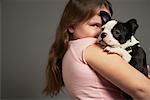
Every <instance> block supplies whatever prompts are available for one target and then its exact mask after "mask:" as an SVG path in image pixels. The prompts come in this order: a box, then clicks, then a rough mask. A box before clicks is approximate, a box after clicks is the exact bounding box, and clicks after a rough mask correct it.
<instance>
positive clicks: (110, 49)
mask: <svg viewBox="0 0 150 100" xmlns="http://www.w3.org/2000/svg"><path fill="white" fill-rule="evenodd" d="M104 51H106V52H108V53H113V52H112V48H111V47H108V46H107V47H105V48H104Z"/></svg>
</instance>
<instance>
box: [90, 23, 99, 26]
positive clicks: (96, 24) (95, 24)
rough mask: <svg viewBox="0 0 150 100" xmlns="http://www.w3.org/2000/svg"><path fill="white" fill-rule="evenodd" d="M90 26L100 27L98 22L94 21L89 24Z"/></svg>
mask: <svg viewBox="0 0 150 100" xmlns="http://www.w3.org/2000/svg"><path fill="white" fill-rule="evenodd" d="M91 26H93V27H101V25H100V23H94V24H91Z"/></svg>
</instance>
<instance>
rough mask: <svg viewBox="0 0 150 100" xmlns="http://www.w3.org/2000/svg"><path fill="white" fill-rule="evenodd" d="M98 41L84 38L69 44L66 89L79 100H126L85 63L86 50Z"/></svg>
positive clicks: (66, 58) (65, 62) (65, 66)
mask: <svg viewBox="0 0 150 100" xmlns="http://www.w3.org/2000/svg"><path fill="white" fill-rule="evenodd" d="M96 40H97V39H96V38H83V39H77V40H73V41H70V42H69V48H68V50H67V52H66V54H65V55H64V58H63V65H62V71H63V72H62V73H63V80H64V84H65V87H66V89H67V90H68V92H69V94H70V95H71V97H72V98H73V99H77V100H124V99H125V98H124V97H123V95H122V91H121V90H120V89H119V88H117V87H116V86H114V85H113V84H111V83H110V82H109V81H107V80H105V79H104V78H103V77H102V76H101V75H100V74H98V73H96V72H95V71H94V70H93V69H92V68H91V67H90V66H89V65H87V63H86V61H85V58H84V53H85V49H86V48H87V47H88V46H89V45H92V44H94V43H95V42H96ZM99 60H100V59H99Z"/></svg>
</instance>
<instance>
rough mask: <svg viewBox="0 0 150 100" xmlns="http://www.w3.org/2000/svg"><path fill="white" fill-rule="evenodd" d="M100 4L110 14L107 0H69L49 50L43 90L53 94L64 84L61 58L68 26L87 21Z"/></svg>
mask: <svg viewBox="0 0 150 100" xmlns="http://www.w3.org/2000/svg"><path fill="white" fill-rule="evenodd" d="M102 5H104V6H106V8H108V10H109V11H110V13H111V14H112V8H111V5H110V3H109V2H108V1H107V0H69V2H68V3H67V5H66V7H65V9H64V12H63V15H62V17H61V20H60V23H59V25H58V27H57V30H56V37H55V41H54V43H53V44H52V47H51V49H50V51H49V58H48V64H47V68H46V86H45V88H44V90H43V92H44V93H45V94H46V95H50V96H54V95H57V94H58V93H59V91H60V90H61V89H62V87H63V86H64V83H63V78H62V59H63V56H64V54H65V52H66V51H67V48H68V42H69V40H70V34H71V33H69V31H68V28H69V27H71V26H73V25H78V24H80V23H81V22H84V21H87V20H88V19H90V18H91V17H93V16H94V15H95V14H96V10H97V9H98V8H100V7H101V6H102Z"/></svg>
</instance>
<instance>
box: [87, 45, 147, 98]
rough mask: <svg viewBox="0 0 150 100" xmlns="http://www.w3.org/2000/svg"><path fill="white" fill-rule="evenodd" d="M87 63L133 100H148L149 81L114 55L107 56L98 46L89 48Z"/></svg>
mask: <svg viewBox="0 0 150 100" xmlns="http://www.w3.org/2000/svg"><path fill="white" fill-rule="evenodd" d="M85 59H86V61H87V63H88V64H89V65H90V66H91V67H92V68H93V69H94V70H95V71H97V72H98V73H99V74H101V75H102V76H103V77H105V78H106V79H107V80H109V81H110V82H112V83H113V84H114V85H116V86H117V87H119V88H120V89H122V90H123V91H125V92H126V93H128V94H129V95H131V96H132V97H133V98H134V99H135V100H148V99H149V98H150V80H149V79H148V78H146V77H145V76H144V75H143V74H141V73H140V72H139V71H137V70H136V69H135V68H133V67H132V66H131V65H130V64H128V63H127V62H126V61H124V60H123V59H122V58H121V57H120V56H118V55H116V54H107V53H106V52H104V51H103V50H102V49H101V48H100V47H99V46H97V45H92V46H89V47H88V48H87V49H86V51H85Z"/></svg>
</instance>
